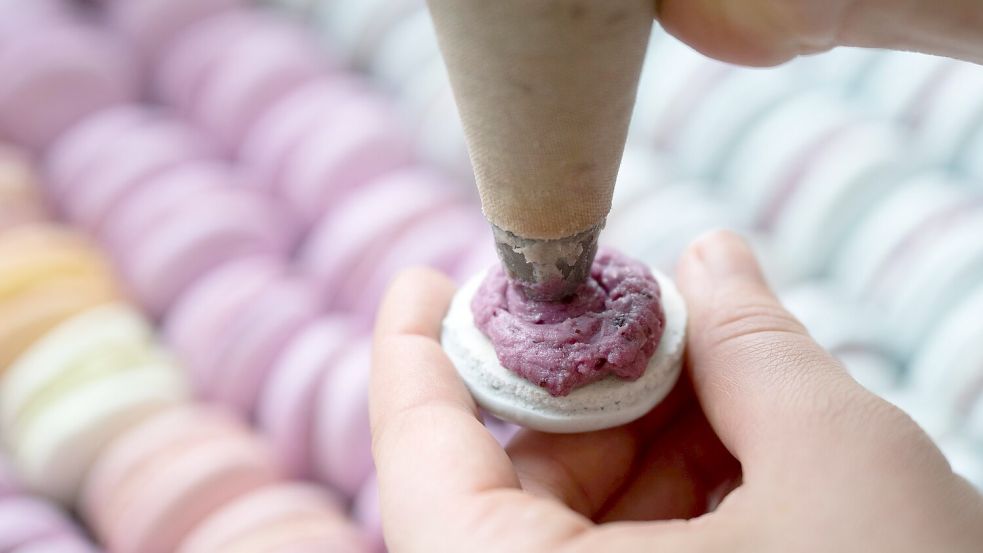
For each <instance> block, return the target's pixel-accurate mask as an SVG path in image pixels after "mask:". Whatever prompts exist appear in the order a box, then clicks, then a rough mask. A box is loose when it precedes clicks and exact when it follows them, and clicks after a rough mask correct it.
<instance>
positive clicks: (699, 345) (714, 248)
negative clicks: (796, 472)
mask: <svg viewBox="0 0 983 553" xmlns="http://www.w3.org/2000/svg"><path fill="white" fill-rule="evenodd" d="M678 281H679V287H680V289H681V291H682V293H683V295H684V296H685V298H686V302H687V305H688V307H689V311H690V320H689V336H688V342H687V348H688V349H687V356H688V368H689V371H690V373H691V377H692V380H693V386H694V388H695V390H696V394H697V397H698V398H699V401H700V404H701V405H702V407H703V410H704V412H705V413H706V416H707V419H708V420H709V421H710V424H711V425H712V426H713V427H714V430H715V431H716V433H717V435H718V436H719V437H720V439H721V440H722V441H723V443H724V445H725V446H727V448H728V449H729V450H730V451H731V453H733V454H734V455H735V456H736V457H737V458H738V459H739V460H741V461H742V462H748V461H751V460H752V459H750V458H751V457H754V456H768V455H773V454H774V453H776V450H780V449H781V448H776V447H775V444H776V443H781V444H783V445H795V443H796V441H800V442H801V440H808V439H813V438H816V439H818V438H819V436H818V435H817V433H816V432H813V430H815V429H814V428H813V427H814V426H823V425H825V426H829V425H828V423H829V422H830V421H831V420H832V419H834V418H836V417H833V416H831V415H840V414H844V413H857V412H858V411H859V408H860V407H862V406H863V405H864V404H865V403H864V402H865V401H866V402H867V403H869V401H868V399H870V398H867V397H866V396H869V394H867V392H866V391H865V390H863V388H861V387H860V386H859V384H857V383H856V382H855V381H854V380H853V379H851V378H850V377H849V376H848V375H847V374H846V372H845V371H844V370H843V368H842V367H841V366H840V364H839V363H837V362H836V361H835V360H834V359H833V358H832V357H831V356H830V355H829V354H828V353H827V352H826V351H825V350H823V348H822V347H820V346H819V345H818V344H817V343H816V342H815V341H813V340H812V338H810V337H809V334H808V332H806V330H805V328H804V327H803V326H802V324H801V323H799V322H798V321H797V320H796V319H795V317H793V316H792V315H791V314H790V313H789V312H788V311H787V310H785V308H784V307H782V305H781V303H780V302H779V301H778V299H777V298H776V297H775V295H774V294H773V293H772V291H771V289H770V288H769V287H768V284H767V283H766V282H765V279H764V277H763V276H762V273H761V270H760V268H759V267H758V263H757V261H756V260H755V258H754V255H753V254H752V252H751V250H750V248H749V247H748V245H747V244H746V243H745V242H744V240H743V239H741V238H740V237H738V236H737V235H736V234H734V233H731V232H725V231H715V232H712V233H709V234H707V235H704V236H703V237H701V238H700V239H698V240H697V241H696V242H694V243H693V245H691V246H690V248H689V250H688V251H687V252H686V254H684V256H683V259H682V260H681V262H680V266H679V269H678ZM819 423H822V424H819ZM823 434H825V432H824V433H823Z"/></svg>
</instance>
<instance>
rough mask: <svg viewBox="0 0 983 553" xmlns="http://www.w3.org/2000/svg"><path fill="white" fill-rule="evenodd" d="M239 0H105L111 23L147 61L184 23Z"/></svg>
mask: <svg viewBox="0 0 983 553" xmlns="http://www.w3.org/2000/svg"><path fill="white" fill-rule="evenodd" d="M242 4H243V2H242V1H241V0H141V1H140V2H133V1H130V0H109V1H108V2H107V9H108V11H109V18H110V21H111V22H112V25H113V26H114V27H115V28H116V29H117V30H118V31H119V32H120V33H122V34H123V35H124V36H125V37H126V38H127V39H128V40H129V41H130V42H131V43H132V44H133V45H134V46H136V48H137V51H138V52H139V53H140V54H141V55H142V56H143V57H144V58H145V59H146V60H148V61H150V62H151V63H153V62H155V61H156V60H158V59H159V57H160V55H161V54H162V52H164V51H165V50H166V49H167V48H168V47H169V46H170V45H171V44H172V43H173V42H174V40H175V39H176V38H177V37H178V36H179V35H180V34H181V33H182V32H183V31H184V30H185V29H187V28H188V27H190V26H192V25H193V24H194V23H196V22H198V21H202V20H204V19H207V18H208V17H211V16H214V15H216V14H219V13H222V12H224V11H228V10H232V9H234V8H236V7H238V6H240V5H242Z"/></svg>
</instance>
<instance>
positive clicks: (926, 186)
mask: <svg viewBox="0 0 983 553" xmlns="http://www.w3.org/2000/svg"><path fill="white" fill-rule="evenodd" d="M981 233H983V194H981V193H980V191H979V190H976V189H974V188H973V187H972V186H971V185H969V184H968V183H965V182H962V181H960V180H958V179H955V178H953V177H952V176H950V175H947V174H944V173H940V172H930V173H921V174H916V175H913V176H912V177H910V178H909V179H907V180H905V181H902V182H901V183H899V185H898V186H897V188H896V190H895V191H894V193H893V194H891V195H890V196H889V197H888V198H886V199H885V200H884V201H883V202H882V203H881V204H879V205H878V206H877V208H876V209H874V210H873V211H871V213H870V214H869V215H867V216H866V217H865V218H864V220H863V222H862V224H861V225H860V226H859V227H858V229H857V231H856V232H855V234H853V235H852V236H851V238H850V240H849V241H848V242H847V244H846V246H845V247H844V248H843V250H842V251H841V252H840V254H839V256H838V258H837V261H836V265H835V267H834V271H835V273H834V274H835V275H836V276H837V279H838V280H839V281H840V282H841V283H843V287H844V289H845V290H847V291H848V293H849V294H850V297H852V298H855V299H857V300H860V301H863V302H865V303H868V304H869V305H872V306H876V308H877V309H880V310H881V311H882V313H883V317H884V320H885V321H887V323H888V325H889V329H890V333H889V336H888V338H889V343H890V345H891V347H892V348H893V350H894V351H895V352H896V353H897V354H898V355H899V356H900V357H905V356H908V355H911V354H912V353H914V350H915V349H917V347H918V344H920V343H921V341H922V339H924V338H925V336H926V335H927V334H928V333H929V332H930V331H931V330H932V329H933V328H934V327H935V325H937V324H939V323H940V322H941V319H942V317H944V315H945V313H946V312H947V311H948V310H950V309H952V308H954V307H955V306H956V305H958V304H959V303H960V302H962V301H963V300H964V294H966V293H967V292H968V291H969V290H972V289H973V288H974V287H975V286H976V285H977V284H978V283H979V282H980V279H981V278H983V269H981V267H983V243H981V242H980V240H979V236H980V234H981Z"/></svg>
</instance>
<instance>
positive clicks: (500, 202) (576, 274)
mask: <svg viewBox="0 0 983 553" xmlns="http://www.w3.org/2000/svg"><path fill="white" fill-rule="evenodd" d="M428 4H429V7H430V13H431V16H432V18H433V21H434V26H435V28H436V30H437V38H438V42H439V44H440V49H441V53H442V54H443V57H444V61H445V63H446V65H447V70H448V75H449V77H450V81H451V86H452V88H453V90H454V98H455V100H456V102H457V105H458V110H459V111H460V114H461V120H462V123H463V126H464V131H465V136H466V138H467V145H468V152H469V154H470V156H471V162H472V165H473V166H474V171H475V180H476V182H477V184H478V192H479V195H480V197H481V205H482V211H483V212H484V215H485V218H486V219H488V222H489V223H491V226H492V231H493V235H494V238H495V245H496V251H497V253H498V256H499V258H500V259H501V261H502V264H503V265H504V267H505V269H506V271H507V273H508V274H509V276H510V277H511V278H512V279H513V280H514V281H516V282H517V283H518V284H520V285H521V286H522V287H523V289H524V290H525V292H526V294H527V295H528V296H529V297H531V298H533V299H537V300H544V301H556V300H560V299H562V298H564V297H566V296H568V295H570V294H572V293H573V292H574V291H576V289H577V288H578V287H579V286H580V284H581V283H583V281H584V280H585V279H586V278H587V276H588V275H589V274H590V267H591V264H592V263H593V261H594V255H595V254H596V253H597V239H598V235H599V234H600V231H601V229H602V228H603V227H604V222H605V218H606V217H607V214H608V212H609V211H610V209H611V195H612V193H613V191H614V182H615V178H616V177H617V173H618V168H619V166H620V164H621V155H622V153H623V152H624V147H625V140H626V138H627V134H628V123H629V120H630V118H631V113H632V110H633V108H634V104H635V95H636V91H637V88H638V79H639V74H640V72H641V68H642V62H643V60H644V57H645V51H646V47H647V45H648V39H649V36H650V33H651V29H652V22H653V18H654V17H655V2H653V0H428Z"/></svg>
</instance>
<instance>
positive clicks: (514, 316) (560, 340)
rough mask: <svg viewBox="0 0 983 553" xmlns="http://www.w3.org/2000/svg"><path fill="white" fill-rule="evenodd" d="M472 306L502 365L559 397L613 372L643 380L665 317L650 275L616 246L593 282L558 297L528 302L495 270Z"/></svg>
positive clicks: (598, 261) (597, 262)
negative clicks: (550, 299) (557, 299)
mask: <svg viewBox="0 0 983 553" xmlns="http://www.w3.org/2000/svg"><path fill="white" fill-rule="evenodd" d="M471 311H472V313H473V314H474V322H475V325H477V327H478V328H479V329H480V330H481V331H482V332H483V333H484V334H485V336H487V337H488V339H489V340H491V342H492V345H493V346H494V347H495V352H496V353H497V355H498V360H499V362H501V363H502V365H503V366H504V367H505V368H507V369H509V370H510V371H512V372H514V373H516V374H517V375H519V376H521V377H523V378H525V379H526V380H528V381H529V382H532V383H533V384H536V385H537V386H541V387H543V388H545V389H546V390H547V391H548V392H549V393H550V394H551V395H553V396H564V395H567V394H569V393H570V392H571V391H572V390H574V389H575V388H578V387H580V386H585V385H587V384H590V383H591V382H596V381H597V380H600V379H602V378H604V377H606V376H608V375H615V376H618V377H620V378H623V379H626V380H635V379H637V378H639V377H641V376H642V374H644V373H645V368H646V367H647V366H648V362H649V360H650V359H651V358H652V354H654V353H655V349H656V347H657V346H658V344H659V340H660V339H661V338H662V332H663V330H664V329H665V322H666V317H665V312H664V311H663V309H662V300H661V293H660V289H659V283H658V281H656V280H655V277H654V276H652V272H651V271H650V270H649V269H648V267H646V266H645V265H642V264H641V263H638V262H637V261H634V260H631V259H629V258H628V257H626V256H624V255H622V254H620V253H617V252H615V251H612V250H610V249H604V250H601V251H600V252H598V254H597V257H596V258H595V259H594V264H593V266H592V267H591V273H590V277H589V278H588V279H587V281H586V282H585V283H584V284H583V285H581V287H580V288H579V289H578V290H577V292H576V293H575V294H573V295H572V296H570V297H568V298H566V299H565V300H563V301H559V302H542V301H535V300H532V299H529V298H528V297H526V295H525V293H524V292H523V290H522V288H521V287H520V286H519V285H517V284H516V283H515V282H512V281H511V280H509V278H508V277H507V276H506V275H505V271H504V270H503V269H502V268H501V267H496V268H495V269H493V270H491V271H489V273H488V276H486V277H485V280H484V282H482V283H481V286H480V287H479V288H478V290H477V292H476V293H475V296H474V299H473V300H472V302H471Z"/></svg>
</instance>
